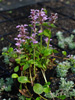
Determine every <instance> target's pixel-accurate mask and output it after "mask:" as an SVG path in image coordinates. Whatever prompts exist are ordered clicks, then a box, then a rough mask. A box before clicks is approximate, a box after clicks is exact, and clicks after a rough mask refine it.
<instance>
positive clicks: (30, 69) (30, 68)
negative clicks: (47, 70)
mask: <svg viewBox="0 0 75 100" xmlns="http://www.w3.org/2000/svg"><path fill="white" fill-rule="evenodd" d="M29 73H30V80H31V85H32V86H33V79H32V75H31V67H30V68H29Z"/></svg>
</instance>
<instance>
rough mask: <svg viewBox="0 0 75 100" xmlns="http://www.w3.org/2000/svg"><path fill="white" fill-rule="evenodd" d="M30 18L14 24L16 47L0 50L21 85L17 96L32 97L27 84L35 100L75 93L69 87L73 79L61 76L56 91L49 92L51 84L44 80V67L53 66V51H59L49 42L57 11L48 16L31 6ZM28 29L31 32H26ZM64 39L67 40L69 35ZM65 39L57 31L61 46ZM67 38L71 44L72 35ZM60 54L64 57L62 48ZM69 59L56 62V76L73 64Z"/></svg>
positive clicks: (71, 85) (65, 72) (20, 97)
mask: <svg viewBox="0 0 75 100" xmlns="http://www.w3.org/2000/svg"><path fill="white" fill-rule="evenodd" d="M29 17H30V19H31V24H29V25H27V24H24V25H18V26H17V27H16V28H18V31H19V34H18V36H17V38H15V40H16V43H15V45H16V48H15V49H13V48H12V47H8V48H3V50H2V51H3V52H2V55H3V56H4V62H5V63H6V64H9V65H15V66H14V73H13V74H12V78H14V79H17V80H18V82H19V84H20V86H19V92H20V93H21V94H22V96H21V95H19V99H22V100H24V99H26V100H35V98H34V97H33V94H32V93H31V91H30V90H29V88H28V84H30V85H31V87H32V89H33V92H34V93H35V94H37V95H38V97H37V98H36V100H42V99H43V100H47V98H52V99H53V100H54V98H56V97H57V98H60V99H63V98H66V97H72V96H74V92H75V90H72V87H74V83H73V82H72V81H68V82H66V80H65V79H64V78H61V79H60V85H59V90H56V92H52V91H51V88H50V84H51V83H50V82H48V81H47V78H46V74H45V71H46V70H47V69H51V68H53V67H54V66H56V63H55V62H56V59H55V53H58V51H57V50H56V49H54V48H53V47H52V45H51V44H50V41H52V39H51V34H52V29H53V28H55V27H56V26H55V25H54V23H55V22H56V20H57V18H58V16H57V13H55V14H54V13H51V16H49V17H48V16H47V11H46V9H44V8H42V9H41V10H34V9H31V12H30V16H29ZM28 28H30V29H31V31H28ZM66 39H67V40H69V38H66ZM66 39H64V37H63V35H62V34H61V33H60V36H59V40H61V42H60V43H59V44H63V45H62V46H61V47H62V48H63V47H64V46H65V44H64V43H65V42H66ZM43 40H44V41H43ZM63 40H64V41H65V42H64V41H63ZM70 40H71V41H70V43H71V42H72V40H73V36H71V39H70ZM66 43H67V42H66ZM62 53H63V54H64V55H65V56H66V52H65V51H63V52H62ZM72 61H73V60H72ZM72 61H71V59H70V58H67V60H65V61H63V62H60V63H58V65H57V68H56V71H57V76H58V77H65V76H66V74H67V72H68V69H70V68H72V67H71V66H72V65H74V63H73V62H72ZM14 63H15V64H14ZM40 72H41V73H42V76H43V78H44V81H45V83H44V84H43V85H42V84H41V83H40V81H39V77H40V75H39V74H38V73H40ZM37 80H38V81H37ZM68 92H69V94H68ZM43 93H44V94H45V95H43ZM72 94H73V95H72Z"/></svg>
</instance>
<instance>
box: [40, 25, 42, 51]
mask: <svg viewBox="0 0 75 100" xmlns="http://www.w3.org/2000/svg"><path fill="white" fill-rule="evenodd" d="M41 31H42V25H41ZM40 48H41V50H42V35H41V36H40Z"/></svg>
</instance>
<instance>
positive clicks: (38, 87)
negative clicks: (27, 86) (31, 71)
mask: <svg viewBox="0 0 75 100" xmlns="http://www.w3.org/2000/svg"><path fill="white" fill-rule="evenodd" d="M33 91H34V92H35V93H36V94H42V93H43V86H42V85H41V84H39V83H36V84H35V85H34V86H33Z"/></svg>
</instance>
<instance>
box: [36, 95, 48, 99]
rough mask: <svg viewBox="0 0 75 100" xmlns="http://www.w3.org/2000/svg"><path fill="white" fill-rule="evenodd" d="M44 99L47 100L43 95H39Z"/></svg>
mask: <svg viewBox="0 0 75 100" xmlns="http://www.w3.org/2000/svg"><path fill="white" fill-rule="evenodd" d="M38 95H39V96H40V97H41V98H42V99H44V100H47V99H46V98H44V97H43V96H42V95H40V94H38Z"/></svg>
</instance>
